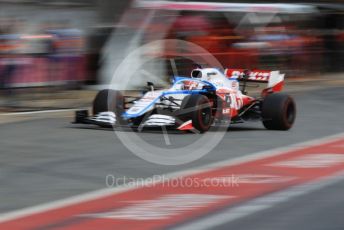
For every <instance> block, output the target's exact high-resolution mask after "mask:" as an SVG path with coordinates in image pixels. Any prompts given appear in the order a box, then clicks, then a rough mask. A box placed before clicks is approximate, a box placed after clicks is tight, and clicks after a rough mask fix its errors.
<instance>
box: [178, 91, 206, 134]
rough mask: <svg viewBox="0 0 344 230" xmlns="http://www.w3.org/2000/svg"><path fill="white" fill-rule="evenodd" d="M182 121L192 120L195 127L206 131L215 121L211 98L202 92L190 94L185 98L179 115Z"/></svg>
mask: <svg viewBox="0 0 344 230" xmlns="http://www.w3.org/2000/svg"><path fill="white" fill-rule="evenodd" d="M178 117H179V118H180V119H181V120H182V121H188V120H191V121H192V125H193V127H194V128H195V129H197V130H198V131H200V132H201V133H204V132H206V131H208V130H209V128H210V126H211V125H212V123H213V115H212V108H211V105H210V101H209V99H208V98H207V97H206V96H204V95H200V94H192V95H188V96H186V97H185V98H184V99H183V102H182V104H181V108H180V115H179V116H178Z"/></svg>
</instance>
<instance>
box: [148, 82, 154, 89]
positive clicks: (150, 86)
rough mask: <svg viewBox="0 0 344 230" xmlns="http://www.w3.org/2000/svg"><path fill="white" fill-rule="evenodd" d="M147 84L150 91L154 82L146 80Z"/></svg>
mask: <svg viewBox="0 0 344 230" xmlns="http://www.w3.org/2000/svg"><path fill="white" fill-rule="evenodd" d="M147 86H148V88H149V89H150V90H151V91H154V83H153V82H150V81H149V82H147Z"/></svg>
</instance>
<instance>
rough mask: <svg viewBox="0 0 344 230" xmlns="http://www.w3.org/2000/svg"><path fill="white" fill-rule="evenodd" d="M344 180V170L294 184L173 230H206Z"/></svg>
mask: <svg viewBox="0 0 344 230" xmlns="http://www.w3.org/2000/svg"><path fill="white" fill-rule="evenodd" d="M343 180H344V171H341V172H340V173H337V174H335V175H332V176H329V177H325V178H322V179H320V180H317V181H313V182H309V183H306V184H302V185H298V186H294V187H292V188H289V189H287V190H283V191H280V192H276V193H273V194H271V195H266V196H263V197H260V198H256V199H254V200H251V201H248V202H246V203H244V204H243V205H240V206H238V207H234V208H228V209H225V210H224V211H221V212H220V213H218V214H215V215H210V216H209V217H203V218H202V219H200V220H196V221H194V222H191V223H188V224H184V225H181V226H179V227H175V228H172V229H173V230H205V229H213V228H215V227H218V226H221V225H224V224H227V223H230V222H232V221H235V220H237V219H240V218H244V217H246V216H249V215H252V214H255V213H257V212H260V211H264V210H266V209H269V208H272V207H274V206H276V205H278V204H281V203H283V202H286V201H289V200H291V199H293V198H296V197H298V196H302V195H306V194H309V193H312V192H315V191H317V190H320V189H322V188H325V187H327V186H330V185H332V184H335V183H337V182H340V181H343Z"/></svg>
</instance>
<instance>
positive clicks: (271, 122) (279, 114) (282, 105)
mask: <svg viewBox="0 0 344 230" xmlns="http://www.w3.org/2000/svg"><path fill="white" fill-rule="evenodd" d="M295 117H296V105H295V102H294V100H293V98H292V97H291V96H289V95H287V94H283V93H273V94H270V95H268V96H267V97H266V98H265V99H264V101H263V104H262V118H263V125H264V126H265V128H267V129H270V130H289V129H290V128H291V127H292V126H293V124H294V122H295Z"/></svg>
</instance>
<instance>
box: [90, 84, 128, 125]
mask: <svg viewBox="0 0 344 230" xmlns="http://www.w3.org/2000/svg"><path fill="white" fill-rule="evenodd" d="M101 112H114V113H115V114H116V117H117V119H119V120H118V121H119V122H120V123H122V122H123V121H122V119H121V115H122V113H123V112H124V97H123V95H122V93H121V92H119V91H116V90H112V89H104V90H101V91H99V92H98V94H97V96H96V97H95V99H94V101H93V115H97V114H99V113H101Z"/></svg>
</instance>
